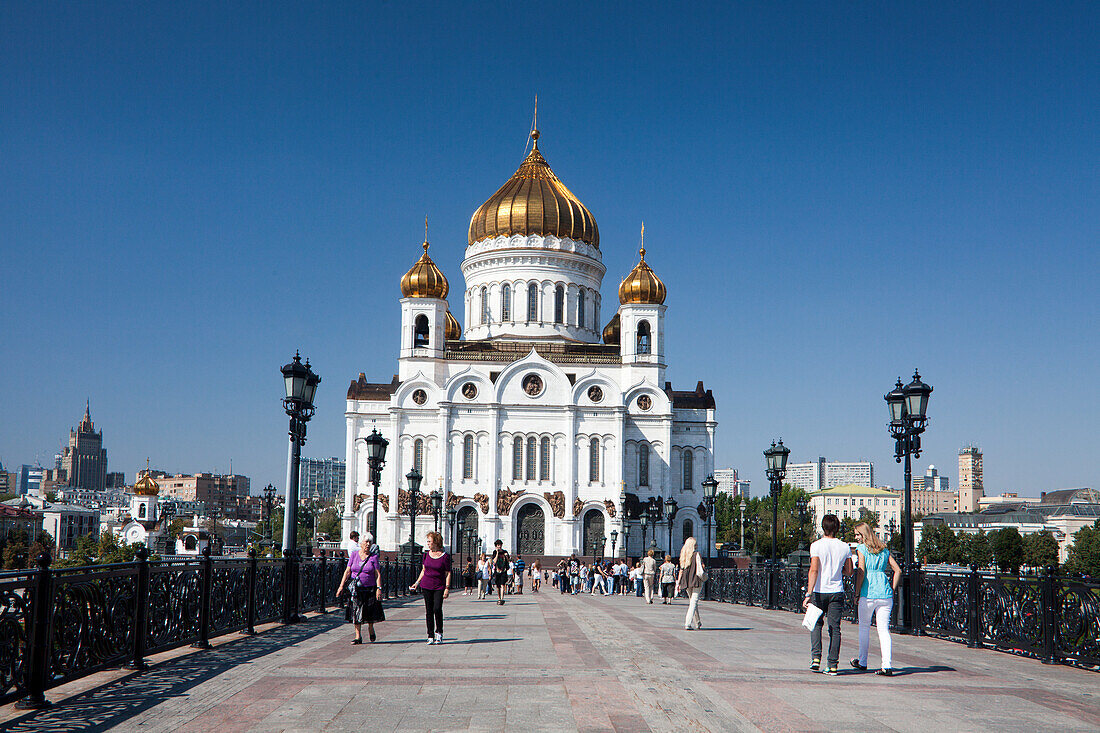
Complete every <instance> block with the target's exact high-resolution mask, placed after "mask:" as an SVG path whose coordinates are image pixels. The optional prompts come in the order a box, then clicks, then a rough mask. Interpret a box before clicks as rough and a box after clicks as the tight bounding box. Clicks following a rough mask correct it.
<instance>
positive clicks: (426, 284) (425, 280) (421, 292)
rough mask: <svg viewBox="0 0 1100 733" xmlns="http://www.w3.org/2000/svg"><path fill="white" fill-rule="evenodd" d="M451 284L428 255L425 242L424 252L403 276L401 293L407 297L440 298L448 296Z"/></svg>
mask: <svg viewBox="0 0 1100 733" xmlns="http://www.w3.org/2000/svg"><path fill="white" fill-rule="evenodd" d="M448 290H450V286H449V285H447V278H445V277H443V273H442V272H440V271H439V268H438V267H436V266H435V263H434V262H432V258H431V257H429V256H428V243H427V242H424V254H422V255H420V259H419V260H417V261H416V264H415V265H413V266H412V269H410V270H409V271H408V272H406V273H405V276H404V277H403V278H401V295H402V296H403V297H406V298H439V299H440V300H442V299H443V298H446V297H447V292H448Z"/></svg>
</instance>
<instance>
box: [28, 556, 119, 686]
mask: <svg viewBox="0 0 1100 733" xmlns="http://www.w3.org/2000/svg"><path fill="white" fill-rule="evenodd" d="M53 598H54V600H53V609H52V614H51V616H52V618H51V620H50V627H51V628H50V631H51V634H50V641H49V669H50V677H49V679H50V681H51V682H52V683H53V684H61V683H62V682H66V681H68V680H72V679H76V678H77V677H83V676H84V675H86V674H90V673H91V672H95V671H97V670H100V669H103V668H104V667H109V666H114V665H118V664H121V663H122V662H125V661H126V660H127V659H128V658H130V657H131V656H132V655H133V645H134V625H135V624H134V616H135V612H136V610H137V605H136V604H137V573H136V563H119V564H117V565H102V566H98V567H92V568H75V569H73V570H62V571H59V572H58V573H57V574H56V575H55V576H54V593H53Z"/></svg>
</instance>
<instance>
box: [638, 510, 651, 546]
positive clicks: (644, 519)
mask: <svg viewBox="0 0 1100 733" xmlns="http://www.w3.org/2000/svg"><path fill="white" fill-rule="evenodd" d="M638 514H639V516H638V522H639V523H640V524H641V525H642V552H645V537H646V530H647V529H649V509H648V507H647V508H646V509H645V510H643V511H641V512H639V513H638Z"/></svg>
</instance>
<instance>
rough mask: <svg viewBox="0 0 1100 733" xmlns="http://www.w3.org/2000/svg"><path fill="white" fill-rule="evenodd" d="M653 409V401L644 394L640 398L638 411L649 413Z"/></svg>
mask: <svg viewBox="0 0 1100 733" xmlns="http://www.w3.org/2000/svg"><path fill="white" fill-rule="evenodd" d="M651 407H653V400H652V399H651V398H650V396H649V395H647V394H644V395H642V396H641V397H639V398H638V409H640V410H646V411H648V410H649V408H651Z"/></svg>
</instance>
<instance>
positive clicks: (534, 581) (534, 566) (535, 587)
mask: <svg viewBox="0 0 1100 733" xmlns="http://www.w3.org/2000/svg"><path fill="white" fill-rule="evenodd" d="M541 585H542V563H540V562H539V561H538V560H535V561H534V562H533V563H531V592H532V593H538V592H539V586H541Z"/></svg>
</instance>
